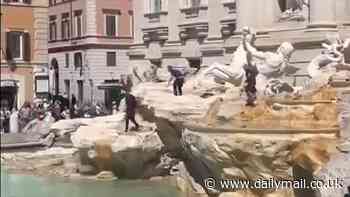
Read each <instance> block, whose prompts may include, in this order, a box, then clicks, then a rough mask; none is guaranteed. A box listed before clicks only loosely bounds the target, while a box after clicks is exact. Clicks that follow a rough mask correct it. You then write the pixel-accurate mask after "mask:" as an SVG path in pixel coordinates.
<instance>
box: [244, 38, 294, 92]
mask: <svg viewBox="0 0 350 197" xmlns="http://www.w3.org/2000/svg"><path fill="white" fill-rule="evenodd" d="M247 50H248V51H249V52H250V53H251V54H252V58H253V59H255V61H256V66H257V68H258V71H259V74H258V76H257V89H258V91H261V92H264V90H265V88H266V86H267V84H268V82H269V80H271V79H278V78H280V77H282V76H283V75H284V74H285V69H286V68H287V66H288V62H289V59H290V57H291V55H292V53H293V52H294V47H293V46H292V44H290V43H288V42H284V43H282V44H281V45H280V47H279V48H278V49H277V51H276V52H262V51H258V50H257V49H256V48H255V47H253V46H251V45H250V44H247Z"/></svg>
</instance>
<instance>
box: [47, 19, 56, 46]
mask: <svg viewBox="0 0 350 197" xmlns="http://www.w3.org/2000/svg"><path fill="white" fill-rule="evenodd" d="M49 19H50V24H49V31H50V36H49V39H50V41H53V40H56V39H57V25H56V16H50V17H49Z"/></svg>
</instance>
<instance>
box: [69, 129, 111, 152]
mask: <svg viewBox="0 0 350 197" xmlns="http://www.w3.org/2000/svg"><path fill="white" fill-rule="evenodd" d="M117 136H118V134H117V132H116V131H115V130H112V129H105V128H101V127H94V126H82V127H79V129H78V130H77V131H76V132H75V133H73V134H72V136H71V140H72V143H73V145H74V147H76V148H91V147H93V146H94V145H95V142H96V141H98V140H103V139H114V138H116V137H117Z"/></svg>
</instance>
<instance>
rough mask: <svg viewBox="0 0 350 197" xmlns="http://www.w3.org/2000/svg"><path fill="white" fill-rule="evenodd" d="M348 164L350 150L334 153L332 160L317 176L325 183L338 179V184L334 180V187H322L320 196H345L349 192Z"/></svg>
mask: <svg viewBox="0 0 350 197" xmlns="http://www.w3.org/2000/svg"><path fill="white" fill-rule="evenodd" d="M348 164H350V152H347V153H337V154H334V155H332V157H331V158H330V162H329V163H327V165H325V166H324V167H323V168H322V170H321V171H320V172H318V173H317V174H316V178H317V179H318V180H323V181H325V183H329V181H336V180H338V184H336V183H335V182H334V183H333V184H334V186H332V187H327V188H326V187H324V188H321V189H320V194H321V195H320V197H336V196H339V197H343V196H345V194H348V192H349V191H348V187H349V186H350V177H349V175H350V165H348Z"/></svg>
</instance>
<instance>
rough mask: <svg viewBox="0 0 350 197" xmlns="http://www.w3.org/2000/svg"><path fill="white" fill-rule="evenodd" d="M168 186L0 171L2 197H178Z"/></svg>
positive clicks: (176, 192)
mask: <svg viewBox="0 0 350 197" xmlns="http://www.w3.org/2000/svg"><path fill="white" fill-rule="evenodd" d="M179 196H180V193H179V191H178V190H177V189H176V188H175V187H173V186H170V185H167V184H162V183H156V182H151V181H125V180H117V181H113V182H100V181H82V180H79V181H77V180H68V179H61V178H42V177H35V176H28V175H19V174H11V173H8V172H6V171H5V170H1V197H179Z"/></svg>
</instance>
